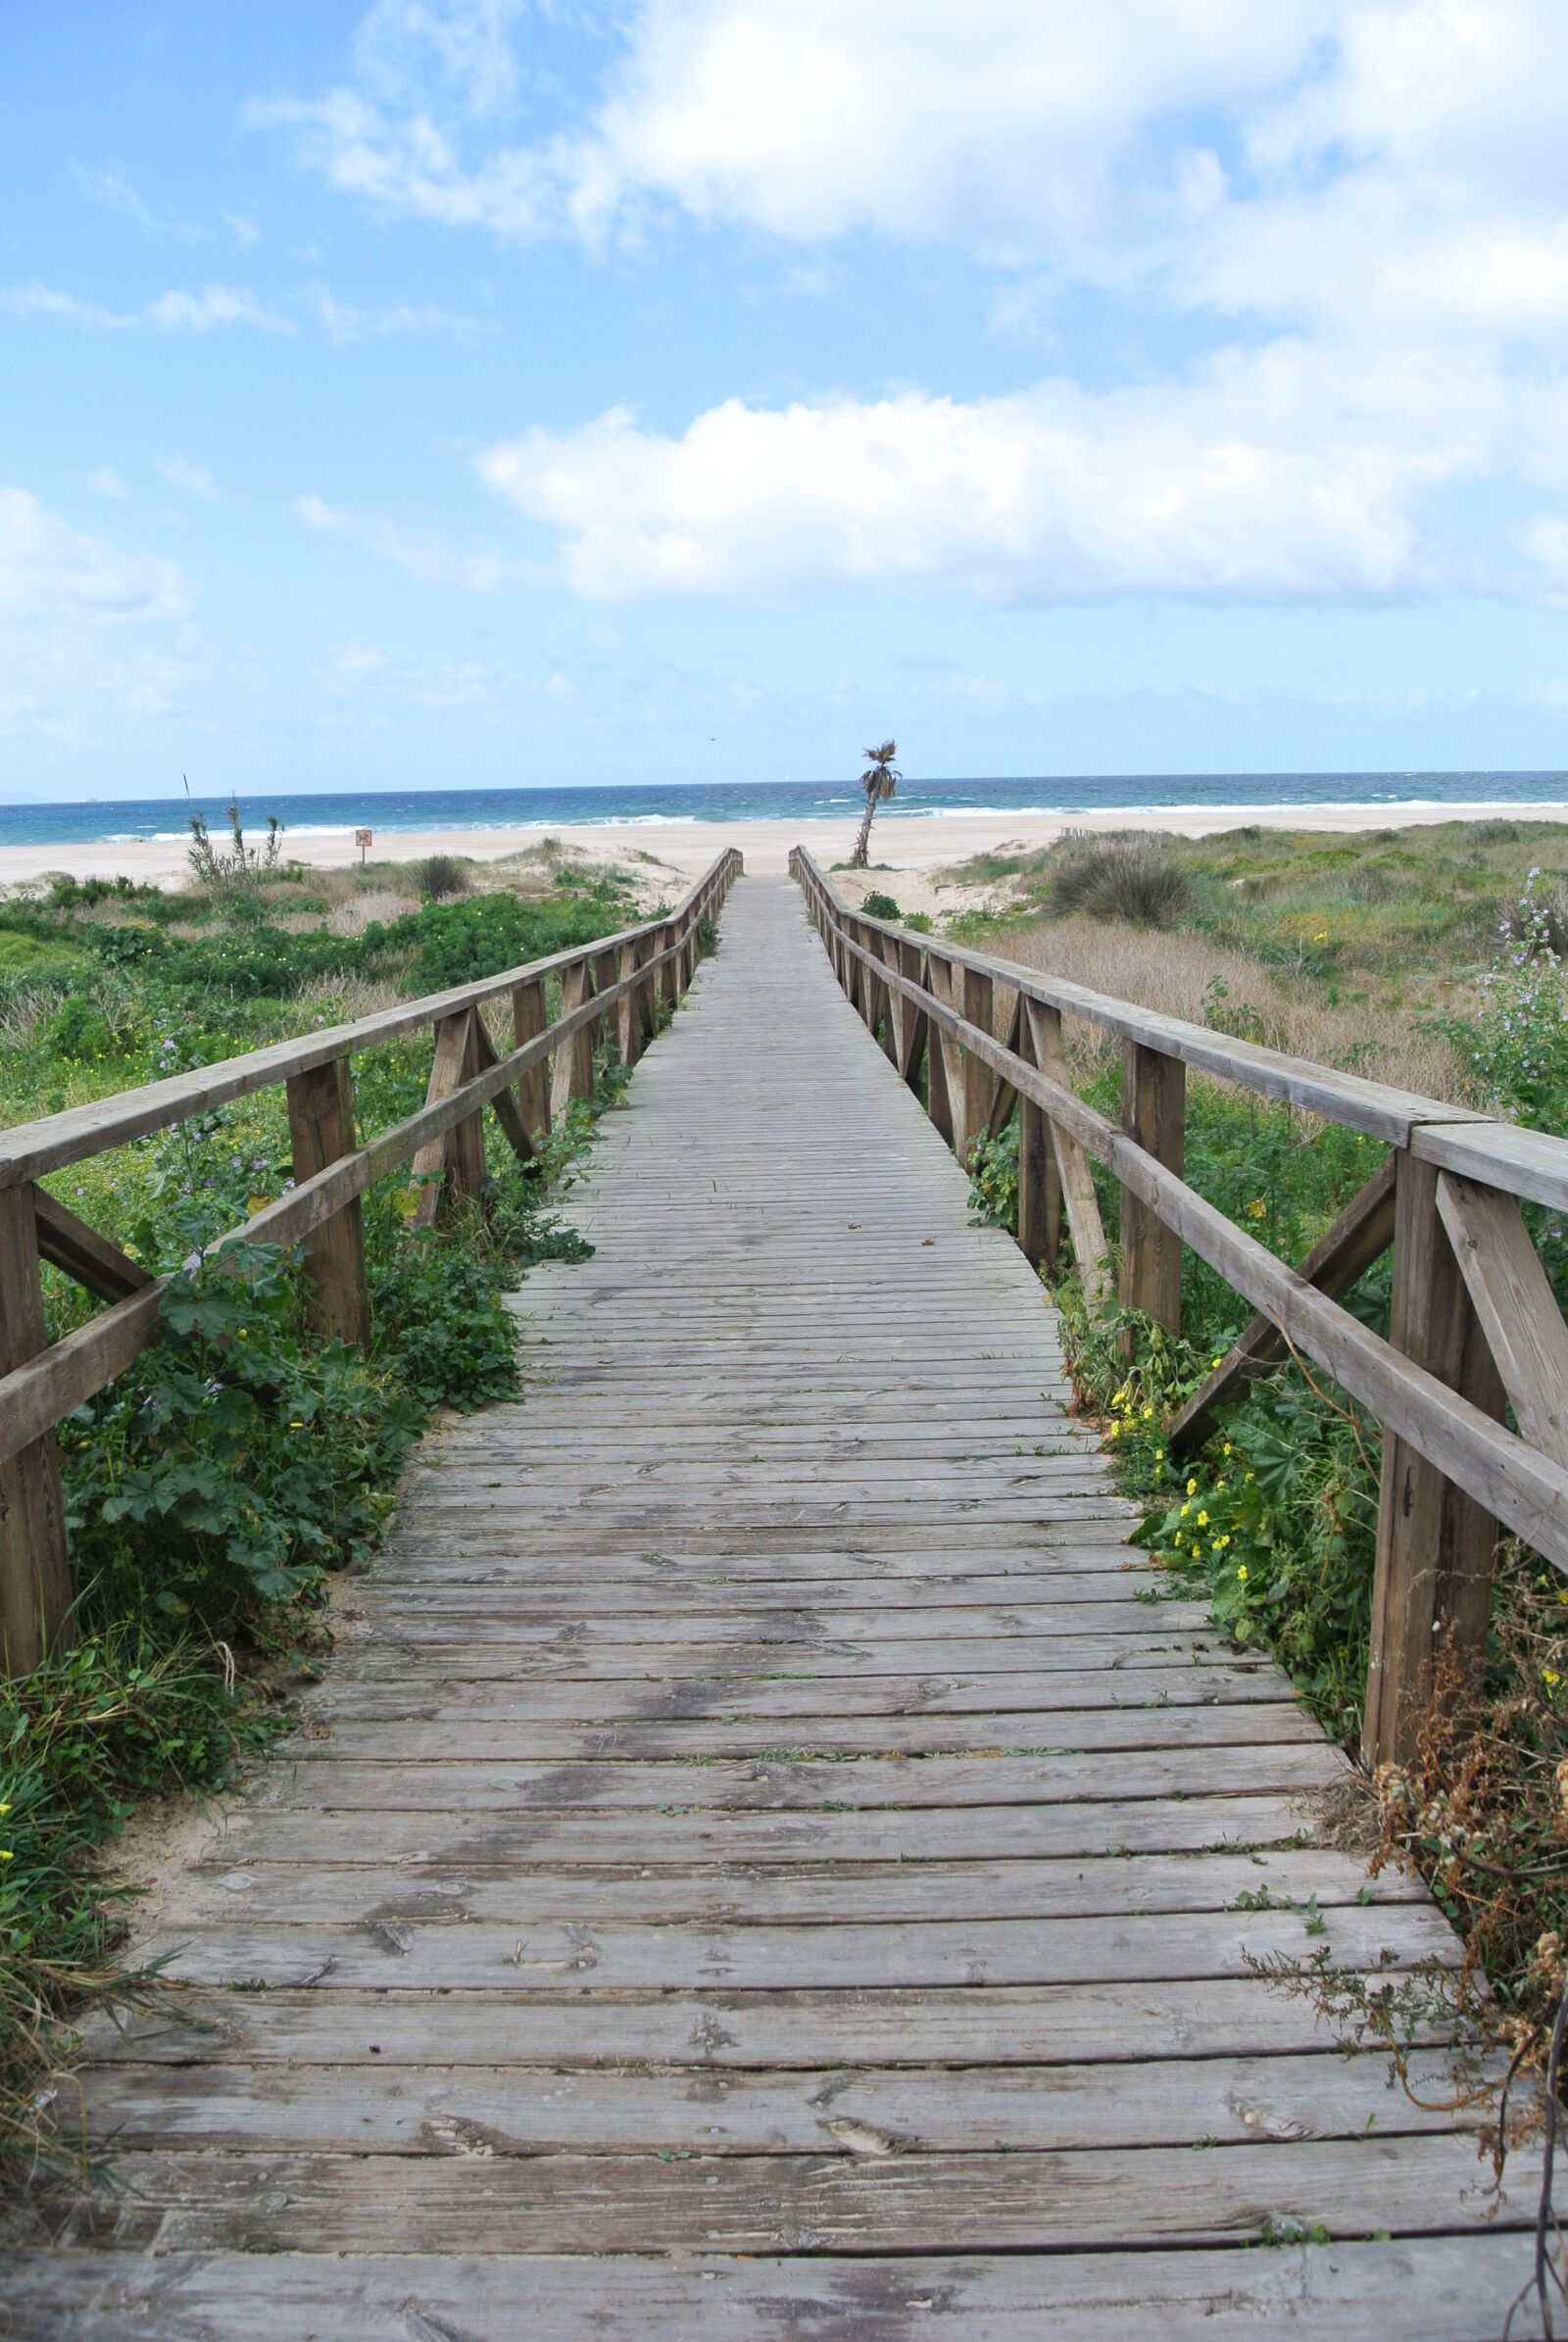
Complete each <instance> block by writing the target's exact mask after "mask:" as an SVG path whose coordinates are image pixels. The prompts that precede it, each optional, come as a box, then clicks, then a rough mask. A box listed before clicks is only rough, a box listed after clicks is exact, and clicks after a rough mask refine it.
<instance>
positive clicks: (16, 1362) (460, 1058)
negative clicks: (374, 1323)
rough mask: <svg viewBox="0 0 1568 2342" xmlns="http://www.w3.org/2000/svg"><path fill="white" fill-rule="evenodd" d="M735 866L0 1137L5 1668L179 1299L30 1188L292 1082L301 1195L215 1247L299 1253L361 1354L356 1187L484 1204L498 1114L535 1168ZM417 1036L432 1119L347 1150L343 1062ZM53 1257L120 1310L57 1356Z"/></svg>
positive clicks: (30, 1643) (680, 957)
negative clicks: (583, 928) (71, 1486)
mask: <svg viewBox="0 0 1568 2342" xmlns="http://www.w3.org/2000/svg"><path fill="white" fill-rule="evenodd" d="M740 869H741V857H740V855H739V854H737V853H735V852H734V851H733V850H731V851H729V852H727V853H725V854H720V855H719V857H718V859H717V860H716V861H715V862H714V863H713V864H712V866H711V869H709V870H708V871H707V872H706V873H705V875H704V876H703V877H702V878H701V879H700V880H699V881H698V883H697V885H696V886H695V887H694V888H693V889H692V891H691V893H690V894H689V895H687V897H686V898H685V900H684V901H683V902H682V903H681V904H680V905H679V907H678V908H677V909H676V910H674V911H672V912H671V913H670V914H669V916H668V917H666V918H661V919H650V920H647V921H645V922H644V923H643V924H642V925H641V926H637V927H629V928H626V929H624V930H622V931H621V932H620V933H618V934H615V935H609V936H604V937H601V938H599V939H598V940H597V941H595V942H593V943H590V944H582V945H579V946H577V947H576V948H575V949H574V950H572V951H557V952H555V953H553V954H552V955H551V956H550V957H549V958H547V959H535V960H530V961H529V962H528V963H527V965H526V966H523V967H516V968H509V969H508V970H507V971H506V973H505V974H503V975H498V976H487V977H485V978H484V979H483V981H482V982H480V983H477V984H464V985H459V986H457V987H456V988H455V989H454V990H452V991H450V992H442V993H434V994H431V995H430V996H429V997H428V998H426V999H424V1000H410V1001H406V1002H401V1003H400V1004H399V1005H398V1006H397V1007H395V1008H387V1009H383V1010H381V1011H379V1012H378V1013H377V1014H375V1015H372V1016H366V1017H361V1018H360V1019H359V1021H358V1022H357V1023H355V1024H349V1025H337V1026H334V1027H332V1028H331V1029H330V1030H328V1031H324V1032H318V1033H311V1034H308V1035H306V1036H305V1037H303V1038H302V1039H300V1040H298V1041H285V1042H280V1043H278V1044H277V1045H276V1046H275V1047H273V1048H270V1049H254V1050H252V1051H251V1052H250V1053H249V1054H248V1055H245V1056H240V1057H228V1058H225V1059H223V1060H221V1062H220V1063H219V1064H216V1065H210V1066H203V1067H202V1068H200V1070H198V1071H197V1072H194V1073H185V1074H176V1075H174V1076H173V1077H172V1079H170V1080H168V1081H162V1082H149V1083H147V1084H146V1085H144V1086H143V1087H142V1088H141V1089H138V1090H127V1091H122V1092H121V1093H120V1094H119V1095H118V1096H115V1097H112V1098H100V1099H97V1100H95V1101H94V1103H92V1104H91V1105H85V1106H74V1107H72V1108H70V1109H69V1110H68V1111H67V1112H65V1113H62V1114H51V1115H49V1116H48V1117H47V1118H46V1119H45V1120H43V1121H40V1122H28V1123H22V1124H18V1125H17V1126H15V1127H14V1128H13V1129H11V1130H9V1131H5V1132H3V1133H0V1672H6V1673H10V1674H14V1675H17V1674H24V1673H25V1672H26V1671H27V1670H29V1669H30V1668H32V1667H33V1666H35V1665H36V1664H37V1661H38V1659H39V1657H40V1655H41V1654H42V1653H43V1652H45V1651H47V1650H48V1649H49V1648H50V1647H51V1646H52V1645H53V1644H54V1643H55V1642H56V1641H57V1640H58V1639H59V1638H60V1636H61V1635H62V1633H63V1631H64V1629H65V1626H66V1622H67V1621H68V1619H69V1614H70V1608H71V1598H72V1586H71V1565H70V1557H69V1555H68V1552H67V1549H66V1534H65V1527H64V1520H63V1514H62V1508H61V1490H60V1463H59V1456H58V1452H57V1446H56V1438H55V1427H56V1426H57V1425H58V1424H60V1423H61V1422H63V1421H64V1419H65V1418H66V1416H67V1415H69V1414H70V1413H71V1412H72V1410H73V1408H75V1407H79V1406H80V1405H81V1404H82V1402H83V1401H84V1400H85V1399H88V1398H90V1397H91V1396H92V1395H93V1393H94V1392H95V1391H100V1390H102V1389H103V1387H104V1385H105V1384H106V1383H109V1382H111V1381H113V1379H114V1377H115V1376H116V1375H118V1374H122V1373H123V1372H124V1370H125V1368H126V1367H127V1366H128V1365H129V1364H130V1363H131V1360H132V1359H133V1358H135V1357H136V1356H137V1355H138V1353H139V1352H140V1351H141V1350H143V1349H145V1348H146V1346H147V1344H148V1343H149V1342H154V1341H156V1340H157V1339H158V1337H159V1333H160V1330H161V1315H162V1303H163V1295H164V1289H165V1286H166V1285H167V1284H168V1282H169V1280H168V1279H167V1278H160V1277H154V1276H152V1275H151V1274H150V1273H149V1272H148V1271H147V1270H146V1269H145V1268H143V1267H142V1266H141V1264H140V1263H139V1262H137V1261H135V1260H133V1259H132V1258H131V1256H130V1255H129V1253H127V1252H124V1251H123V1250H122V1249H121V1247H120V1246H119V1245H118V1244H112V1243H111V1242H110V1240H109V1239H108V1238H107V1237H105V1236H102V1235H101V1234H100V1233H99V1232H98V1231H97V1230H96V1229H93V1228H90V1227H88V1226H87V1225H86V1224H85V1222H83V1221H82V1220H80V1219H78V1218H77V1217H76V1215H75V1214H74V1213H73V1212H72V1211H70V1210H68V1209H67V1207H66V1206H65V1205H64V1204H63V1203H61V1202H60V1201H59V1200H58V1199H57V1198H56V1197H55V1196H53V1195H49V1194H48V1193H47V1192H46V1191H45V1190H44V1189H43V1188H42V1187H40V1186H39V1185H38V1182H39V1181H40V1180H41V1179H43V1178H44V1177H45V1176H46V1175H47V1174H48V1173H50V1172H52V1171H62V1170H64V1169H65V1168H66V1167H67V1166H68V1165H69V1164H72V1163H79V1162H82V1161H85V1160H86V1159H87V1158H88V1157H89V1156H92V1155H98V1154H103V1153H105V1152H107V1151H108V1150H109V1149H110V1148H112V1147H123V1146H125V1145H127V1144H128V1143H129V1142H130V1141H132V1140H135V1139H143V1138H146V1137H147V1136H148V1135H149V1134H150V1133H151V1132H153V1131H158V1130H167V1129H169V1128H171V1127H172V1125H174V1124H176V1123H181V1122H185V1121H187V1120H188V1119H189V1118H190V1117H191V1116H192V1115H196V1114H203V1113H206V1112H208V1111H210V1110H211V1109H212V1108H213V1107H215V1106H221V1105H224V1104H227V1103H228V1102H229V1101H230V1100H232V1099H234V1098H245V1097H248V1096H250V1095H252V1094H253V1093H255V1092H256V1091H259V1090H265V1089H268V1088H270V1087H271V1086H272V1085H274V1084H277V1083H283V1084H285V1085H286V1087H287V1101H288V1123H289V1139H290V1149H291V1154H292V1158H293V1172H294V1184H293V1186H292V1187H291V1188H290V1190H289V1191H288V1192H287V1193H286V1194H284V1195H280V1196H279V1197H278V1198H277V1200H276V1202H274V1203H270V1204H268V1205H266V1207H265V1208H264V1209H262V1210H261V1211H259V1212H257V1213H256V1214H255V1215H254V1217H252V1218H251V1219H249V1220H247V1221H246V1222H245V1224H244V1226H243V1227H240V1228H236V1229H233V1230H231V1231H229V1232H228V1233H227V1234H226V1235H224V1236H222V1237H221V1238H219V1239H218V1240H217V1242H216V1243H215V1244H212V1245H211V1246H209V1247H208V1249H209V1251H210V1252H211V1253H215V1254H216V1253H221V1251H222V1250H223V1248H224V1247H225V1246H226V1245H230V1244H235V1243H236V1242H241V1241H243V1242H245V1243H249V1244H284V1245H295V1244H300V1245H303V1247H304V1255H305V1265H306V1267H307V1270H308V1272H309V1282H308V1303H307V1305H308V1308H309V1310H310V1313H311V1316H312V1319H313V1321H314V1322H315V1324H316V1325H317V1327H318V1328H319V1330H320V1331H321V1332H322V1333H323V1334H326V1335H336V1336H340V1337H342V1338H343V1339H345V1340H347V1341H350V1342H359V1343H362V1344H363V1343H364V1342H367V1341H368V1338H369V1307H368V1299H367V1293H366V1277H365V1247H364V1238H363V1231H362V1226H361V1215H360V1197H361V1196H362V1195H364V1194H365V1192H366V1190H367V1189H368V1188H369V1187H371V1186H373V1184H374V1183H375V1181H376V1180H378V1179H381V1178H383V1177H384V1176H385V1175H386V1174H387V1173H388V1172H390V1171H394V1170H396V1169H397V1168H398V1166H399V1165H400V1164H403V1163H407V1162H409V1161H411V1160H412V1162H413V1165H414V1170H415V1174H416V1176H417V1178H419V1179H420V1181H421V1182H422V1185H421V1190H420V1195H419V1201H418V1204H417V1216H418V1217H419V1218H420V1219H422V1220H424V1221H426V1222H428V1221H429V1220H430V1219H432V1218H433V1217H434V1215H435V1213H436V1211H437V1210H438V1208H439V1207H440V1205H441V1202H442V1199H443V1197H452V1196H461V1195H474V1194H476V1193H477V1192H478V1190H479V1188H480V1186H481V1184H482V1181H483V1178H484V1139H483V1129H482V1123H481V1115H482V1111H483V1109H484V1107H485V1106H487V1105H489V1106H493V1107H494V1108H495V1111H496V1116H497V1119H498V1120H499V1122H500V1124H501V1127H502V1129H503V1131H504V1132H505V1134H506V1137H507V1139H508V1140H509V1141H510V1143H511V1145H512V1146H513V1147H514V1148H515V1150H516V1152H517V1153H518V1154H519V1155H520V1156H522V1157H523V1158H524V1159H525V1160H526V1159H527V1158H528V1157H530V1156H531V1155H532V1153H533V1151H534V1140H535V1138H536V1137H537V1136H539V1135H540V1134H542V1133H545V1132H547V1131H548V1130H549V1129H550V1127H551V1119H552V1115H553V1114H555V1115H559V1114H561V1113H562V1112H564V1109H565V1107H566V1105H567V1104H568V1103H569V1101H570V1100H571V1099H572V1098H586V1097H587V1096H588V1095H589V1094H590V1093H591V1091H592V1088H593V1045H594V1037H595V1034H596V1032H598V1031H603V1032H606V1033H607V1034H608V1032H609V1030H610V1027H611V1025H612V1021H613V1028H614V1037H615V1039H616V1040H617V1041H618V1045H619V1049H620V1053H621V1056H622V1058H623V1059H624V1060H625V1062H626V1063H628V1064H634V1063H635V1062H636V1060H637V1058H638V1057H639V1056H640V1054H641V1053H642V1049H643V1045H644V1043H645V1042H646V1041H648V1040H649V1039H651V1038H652V1036H653V1034H654V1033H655V1031H656V1030H657V1007H656V1002H657V999H658V997H659V995H660V994H662V997H663V999H664V1000H667V1001H668V1002H669V1003H670V1004H671V1005H674V1003H675V1002H677V1001H678V1000H679V999H680V997H681V995H682V994H683V993H684V991H685V989H686V987H687V985H688V984H689V983H690V982H691V979H692V976H693V974H694V973H695V971H696V967H697V959H698V952H699V948H700V930H701V928H702V924H703V922H704V920H705V919H708V918H710V917H711V916H712V915H713V914H714V913H715V912H716V911H717V909H718V907H719V905H720V904H721V903H722V902H723V900H724V897H725V896H726V894H727V893H728V891H729V888H730V886H731V884H732V883H733V881H734V879H735V878H736V877H737V876H738V875H739V873H740ZM553 978H554V979H555V980H557V981H558V982H559V984H560V987H561V1013H560V1015H559V1016H557V1017H556V1018H555V1019H554V1021H553V1022H547V1021H546V1008H547V994H546V987H547V985H548V984H549V983H550V981H551V980H552V979H553ZM508 995H510V996H511V1005H512V1017H513V1039H514V1042H515V1047H514V1048H513V1049H511V1050H510V1051H509V1052H508V1053H507V1054H506V1055H505V1056H498V1055H497V1053H496V1049H495V1046H494V1044H493V1043H492V1041H491V1039H490V1035H489V1031H488V1029H487V1027H486V1025H485V1022H484V1019H483V1017H482V1015H481V1014H480V1010H481V1009H482V1008H483V1006H484V1004H485V1002H486V1001H490V1000H504V999H505V998H506V997H507V996H508ZM426 1026H430V1027H433V1028H434V1037H435V1049H434V1061H433V1065H432V1068H431V1073H430V1081H429V1088H428V1091H427V1093H426V1098H425V1102H424V1104H423V1105H422V1106H421V1107H420V1108H419V1110H418V1112H417V1113H416V1114H411V1115H410V1116H409V1117H408V1119H407V1120H406V1121H404V1122H400V1123H399V1124H397V1126H396V1127H395V1128H394V1129H392V1130H389V1131H386V1132H384V1133H383V1134H382V1135H381V1136H380V1137H379V1138H376V1139H372V1140H370V1141H369V1142H368V1143H367V1144H366V1145H364V1146H361V1145H359V1144H357V1142H356V1137H355V1129H354V1098H353V1089H352V1085H351V1082H350V1078H349V1060H350V1059H351V1057H353V1056H355V1055H357V1054H358V1053H359V1052H360V1051H362V1050H365V1049H374V1048H376V1047H377V1046H379V1045H380V1044H381V1043H383V1042H388V1041H395V1040H398V1039H400V1038H401V1037H403V1036H404V1035H406V1034H410V1033H417V1032H419V1031H421V1030H423V1029H424V1028H425V1027H426ZM552 1059H553V1060H554V1065H553V1069H552ZM41 1261H49V1262H51V1263H53V1265H54V1266H55V1267H56V1268H58V1269H62V1270H64V1271H65V1273H66V1274H67V1275H68V1276H69V1277H71V1278H73V1279H74V1281H75V1282H76V1283H77V1284H79V1285H81V1286H84V1287H85V1288H86V1290H87V1291H88V1292H89V1293H93V1294H94V1295H96V1296H97V1297H98V1298H99V1299H101V1300H104V1301H107V1302H108V1303H109V1306H108V1308H107V1309H105V1310H103V1311H102V1312H101V1313H100V1314H99V1315H97V1316H95V1317H92V1318H90V1319H89V1320H88V1321H87V1322H86V1324H84V1325H82V1326H79V1327H77V1328H76V1329H75V1330H74V1331H73V1332H72V1333H70V1334H67V1335H65V1336H64V1337H63V1338H62V1339H61V1340H60V1341H58V1342H49V1340H48V1336H47V1330H46V1327H45V1322H44V1299H43V1286H42V1281H41V1277H40V1273H39V1267H40V1262H41Z"/></svg>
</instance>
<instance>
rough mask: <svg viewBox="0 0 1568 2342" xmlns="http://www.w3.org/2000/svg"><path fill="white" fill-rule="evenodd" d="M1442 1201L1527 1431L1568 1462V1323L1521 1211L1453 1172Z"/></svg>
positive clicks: (1443, 1177)
mask: <svg viewBox="0 0 1568 2342" xmlns="http://www.w3.org/2000/svg"><path fill="white" fill-rule="evenodd" d="M1437 1200H1438V1215H1439V1217H1440V1219H1441V1220H1442V1222H1443V1225H1444V1228H1445V1229H1446V1232H1447V1237H1448V1242H1449V1244H1451V1245H1452V1247H1453V1256H1454V1259H1455V1260H1456V1262H1457V1263H1458V1268H1459V1274H1460V1276H1461V1277H1462V1278H1463V1279H1464V1283H1465V1288H1466V1290H1467V1292H1468V1293H1469V1295H1470V1300H1471V1304H1472V1306H1473V1308H1474V1310H1475V1313H1476V1316H1477V1317H1478V1319H1479V1320H1480V1323H1481V1330H1482V1332H1483V1334H1485V1336H1486V1338H1487V1342H1488V1344H1489V1346H1490V1348H1491V1351H1492V1356H1493V1361H1494V1363H1495V1366H1496V1369H1497V1372H1498V1374H1499V1375H1500V1377H1501V1379H1502V1387H1503V1389H1504V1391H1506V1392H1507V1394H1508V1401H1509V1404H1510V1405H1511V1406H1512V1408H1513V1411H1514V1418H1515V1420H1516V1421H1517V1423H1518V1425H1519V1429H1520V1432H1521V1433H1522V1435H1523V1436H1524V1438H1525V1439H1528V1440H1529V1441H1530V1444H1531V1445H1532V1446H1533V1447H1539V1448H1541V1449H1542V1450H1543V1451H1544V1453H1545V1454H1546V1455H1549V1456H1551V1457H1553V1458H1554V1460H1555V1461H1556V1462H1557V1463H1559V1464H1568V1326H1565V1325H1564V1324H1563V1317H1562V1311H1561V1309H1560V1308H1559V1307H1558V1305H1557V1296H1556V1294H1555V1293H1553V1292H1552V1290H1551V1285H1550V1283H1549V1281H1548V1279H1547V1276H1546V1272H1545V1270H1544V1268H1543V1267H1542V1265H1541V1255H1540V1253H1539V1252H1538V1251H1537V1250H1536V1247H1535V1244H1533V1242H1532V1241H1531V1236H1530V1231H1529V1229H1528V1228H1527V1227H1526V1226H1525V1224H1524V1221H1523V1219H1522V1218H1521V1217H1520V1213H1519V1206H1518V1204H1517V1203H1515V1202H1514V1200H1513V1198H1512V1197H1511V1196H1509V1195H1499V1194H1498V1192H1497V1190H1496V1189H1495V1188H1480V1187H1475V1186H1473V1185H1472V1183H1471V1182H1470V1181H1469V1180H1466V1179H1459V1178H1458V1177H1456V1176H1455V1175H1454V1174H1453V1173H1452V1172H1448V1171H1440V1172H1439V1174H1438V1197H1437Z"/></svg>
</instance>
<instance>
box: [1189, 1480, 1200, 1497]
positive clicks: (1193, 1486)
mask: <svg viewBox="0 0 1568 2342" xmlns="http://www.w3.org/2000/svg"><path fill="white" fill-rule="evenodd" d="M1187 1493H1188V1495H1189V1496H1196V1495H1197V1494H1198V1483H1197V1481H1196V1480H1190V1481H1189V1482H1188V1483H1187Z"/></svg>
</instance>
